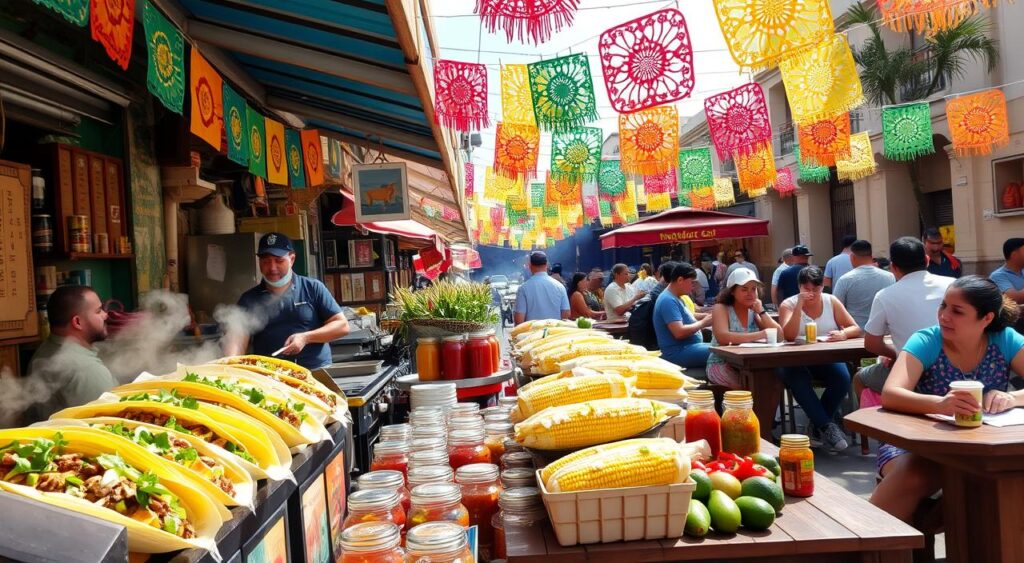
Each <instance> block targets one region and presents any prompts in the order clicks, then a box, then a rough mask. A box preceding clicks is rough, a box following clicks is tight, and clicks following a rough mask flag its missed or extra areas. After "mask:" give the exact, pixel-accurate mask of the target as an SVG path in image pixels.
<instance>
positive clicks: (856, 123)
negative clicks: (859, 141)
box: [850, 109, 864, 133]
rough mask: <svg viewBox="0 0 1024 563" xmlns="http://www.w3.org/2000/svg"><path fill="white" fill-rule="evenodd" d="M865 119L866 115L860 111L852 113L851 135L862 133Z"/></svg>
mask: <svg viewBox="0 0 1024 563" xmlns="http://www.w3.org/2000/svg"><path fill="white" fill-rule="evenodd" d="M863 119H864V114H863V113H862V112H861V110H859V109H855V110H852V111H851V112H850V133H860V128H861V127H862V125H861V121H863Z"/></svg>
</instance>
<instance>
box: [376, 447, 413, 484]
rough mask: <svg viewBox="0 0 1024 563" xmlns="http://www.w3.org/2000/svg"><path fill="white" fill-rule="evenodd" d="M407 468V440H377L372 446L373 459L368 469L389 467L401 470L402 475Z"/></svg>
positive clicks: (377, 469)
mask: <svg viewBox="0 0 1024 563" xmlns="http://www.w3.org/2000/svg"><path fill="white" fill-rule="evenodd" d="M408 468H409V443H408V442H395V441H391V442H377V443H376V444H374V446H373V461H371V462H370V471H382V470H386V469H390V470H393V471H398V472H401V474H402V475H403V476H404V475H405V472H406V471H407V470H408Z"/></svg>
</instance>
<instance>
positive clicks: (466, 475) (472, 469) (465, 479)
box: [455, 463, 500, 484]
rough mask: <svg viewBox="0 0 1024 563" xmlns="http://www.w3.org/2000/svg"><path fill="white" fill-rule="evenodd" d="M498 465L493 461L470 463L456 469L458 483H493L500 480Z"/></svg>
mask: <svg viewBox="0 0 1024 563" xmlns="http://www.w3.org/2000/svg"><path fill="white" fill-rule="evenodd" d="M499 473H500V472H499V471H498V466H497V465H494V464H493V463H470V464H467V465H463V466H462V467H460V468H458V469H457V470H455V482H456V483H465V484H472V483H493V482H495V481H497V480H498V474H499Z"/></svg>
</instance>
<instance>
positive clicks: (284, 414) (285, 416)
mask: <svg viewBox="0 0 1024 563" xmlns="http://www.w3.org/2000/svg"><path fill="white" fill-rule="evenodd" d="M277 418H280V419H281V420H283V421H285V422H287V423H288V424H291V425H292V426H294V427H296V428H298V427H299V426H301V425H302V419H300V418H299V417H298V415H296V414H295V413H294V412H292V411H290V410H289V409H286V408H281V409H279V410H278V411H277Z"/></svg>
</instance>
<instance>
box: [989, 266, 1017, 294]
mask: <svg viewBox="0 0 1024 563" xmlns="http://www.w3.org/2000/svg"><path fill="white" fill-rule="evenodd" d="M988 277H989V279H991V280H992V281H993V282H995V284H996V285H997V286H999V291H1002V292H1003V293H1006V292H1007V291H1010V290H1011V289H1013V290H1016V291H1020V290H1021V289H1024V272H1014V271H1013V270H1011V269H1009V268H1007V267H1006V264H1003V265H1002V266H999V267H998V268H996V269H995V271H993V272H992V273H991V274H989V276H988Z"/></svg>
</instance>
